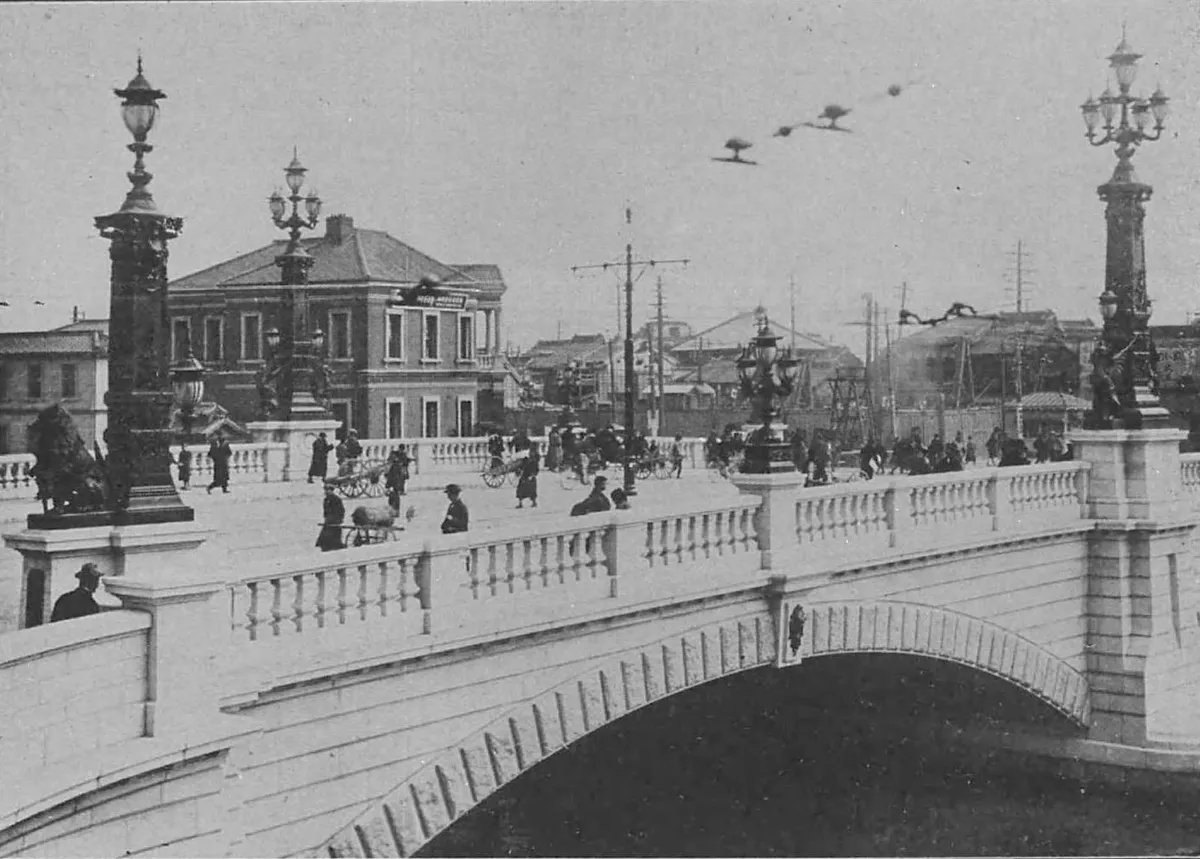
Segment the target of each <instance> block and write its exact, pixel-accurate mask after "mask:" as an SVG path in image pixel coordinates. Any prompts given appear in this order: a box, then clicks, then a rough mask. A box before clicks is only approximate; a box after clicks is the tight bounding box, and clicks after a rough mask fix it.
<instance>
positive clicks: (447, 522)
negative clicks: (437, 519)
mask: <svg viewBox="0 0 1200 859" xmlns="http://www.w3.org/2000/svg"><path fill="white" fill-rule="evenodd" d="M461 496H462V487H461V486H459V485H458V484H457V483H447V484H446V497H447V498H449V499H450V506H449V507H447V508H446V518H445V519H443V520H442V533H443V534H460V533H462V532H463V531H466V530H467V523H468V515H467V505H466V504H464V503H463V502H462V498H461Z"/></svg>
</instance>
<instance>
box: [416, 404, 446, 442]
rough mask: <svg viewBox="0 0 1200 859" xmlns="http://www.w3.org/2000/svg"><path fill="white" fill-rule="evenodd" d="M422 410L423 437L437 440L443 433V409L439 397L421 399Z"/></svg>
mask: <svg viewBox="0 0 1200 859" xmlns="http://www.w3.org/2000/svg"><path fill="white" fill-rule="evenodd" d="M421 410H422V412H423V413H424V414H423V415H422V417H423V418H424V426H423V427H422V428H421V429H422V435H424V436H425V437H426V438H437V437H438V436H439V435H440V434H441V431H442V409H441V403H439V402H438V398H437V397H421Z"/></svg>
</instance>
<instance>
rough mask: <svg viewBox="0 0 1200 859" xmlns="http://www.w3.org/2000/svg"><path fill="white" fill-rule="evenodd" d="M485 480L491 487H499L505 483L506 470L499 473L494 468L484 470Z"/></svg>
mask: <svg viewBox="0 0 1200 859" xmlns="http://www.w3.org/2000/svg"><path fill="white" fill-rule="evenodd" d="M483 482H484V484H485V485H486V486H488V487H489V488H491V489H499V488H500V487H501V486H503V485H504V472H499V473H497V472H496V471H494V470H493V469H490V468H489V469H488V470H487V471H485V472H483Z"/></svg>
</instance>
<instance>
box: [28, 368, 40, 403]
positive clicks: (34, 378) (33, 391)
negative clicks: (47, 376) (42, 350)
mask: <svg viewBox="0 0 1200 859" xmlns="http://www.w3.org/2000/svg"><path fill="white" fill-rule="evenodd" d="M26 381H27V382H28V385H27V393H28V394H29V399H31V400H40V399H41V398H42V365H41V364H30V365H29V375H28V377H26Z"/></svg>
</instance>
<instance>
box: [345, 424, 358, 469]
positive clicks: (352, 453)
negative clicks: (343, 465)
mask: <svg viewBox="0 0 1200 859" xmlns="http://www.w3.org/2000/svg"><path fill="white" fill-rule="evenodd" d="M361 455H362V442H360V441H359V440H358V430H350V431H349V432H348V433H346V462H348V463H349V464H350V471H354V464H355V463H356V462H358V458H359V457H360V456H361Z"/></svg>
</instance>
